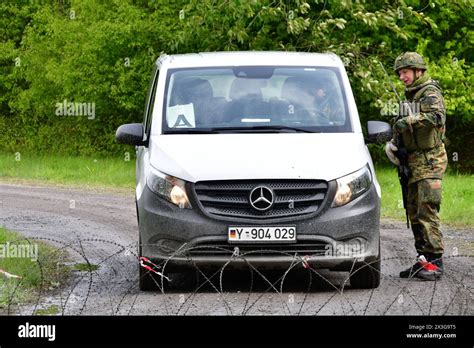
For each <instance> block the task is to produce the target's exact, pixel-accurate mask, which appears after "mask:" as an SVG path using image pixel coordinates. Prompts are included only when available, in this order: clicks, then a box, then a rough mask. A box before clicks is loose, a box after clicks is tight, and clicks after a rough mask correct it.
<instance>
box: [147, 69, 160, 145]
mask: <svg viewBox="0 0 474 348" xmlns="http://www.w3.org/2000/svg"><path fill="white" fill-rule="evenodd" d="M159 74H160V70H159V69H158V67H157V66H155V68H154V69H153V74H152V78H151V79H150V83H149V84H148V92H147V97H146V104H145V115H144V117H143V128H144V130H145V131H144V140H145V141H146V140H147V139H148V137H149V135H150V127H151V119H152V117H151V116H152V114H153V106H154V104H155V95H156V86H157V85H158V76H159Z"/></svg>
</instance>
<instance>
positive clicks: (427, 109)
mask: <svg viewBox="0 0 474 348" xmlns="http://www.w3.org/2000/svg"><path fill="white" fill-rule="evenodd" d="M419 107H420V112H418V113H416V114H414V115H412V116H407V117H404V118H402V119H400V120H399V121H397V123H396V128H398V130H399V131H403V130H404V129H406V128H407V127H408V124H411V125H412V127H413V128H420V127H429V126H431V127H442V126H443V125H444V123H445V121H446V113H445V109H444V102H443V96H442V95H441V92H440V91H438V90H437V89H435V88H433V89H432V88H429V89H428V90H427V91H426V92H425V93H424V95H423V96H422V97H421V98H420V105H419Z"/></svg>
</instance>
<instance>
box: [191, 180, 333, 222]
mask: <svg viewBox="0 0 474 348" xmlns="http://www.w3.org/2000/svg"><path fill="white" fill-rule="evenodd" d="M260 187H264V190H265V191H266V192H268V190H267V189H269V190H270V191H271V192H272V194H271V198H272V200H273V204H272V205H271V207H270V208H269V209H267V210H259V209H257V208H255V207H254V206H252V204H251V202H250V200H251V198H250V195H251V192H252V191H253V190H254V189H257V190H260ZM327 191H328V184H327V182H325V181H322V180H225V181H200V182H197V183H195V184H194V192H195V194H196V198H197V199H198V200H199V202H200V203H201V204H202V207H203V209H204V211H205V212H207V213H208V214H210V215H213V216H216V217H232V218H251V219H262V220H264V219H272V218H280V217H292V216H301V215H307V214H312V213H316V212H318V211H319V210H320V209H321V206H322V203H323V201H324V198H325V197H326V194H327ZM254 195H256V196H252V197H253V198H255V197H258V196H259V192H256V193H255V194H254ZM267 198H268V196H267ZM254 201H255V200H254ZM256 206H257V207H258V208H261V206H258V204H256Z"/></svg>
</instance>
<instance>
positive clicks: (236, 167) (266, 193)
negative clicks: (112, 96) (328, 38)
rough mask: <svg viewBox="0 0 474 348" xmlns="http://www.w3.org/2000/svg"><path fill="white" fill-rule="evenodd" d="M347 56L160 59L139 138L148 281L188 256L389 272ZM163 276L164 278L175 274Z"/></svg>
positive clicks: (376, 276)
mask: <svg viewBox="0 0 474 348" xmlns="http://www.w3.org/2000/svg"><path fill="white" fill-rule="evenodd" d="M368 133H369V134H368V138H367V140H365V141H364V136H363V134H362V128H361V124H360V121H359V115H358V112H357V107H356V104H355V101H354V96H353V94H352V90H351V86H350V84H349V80H348V78H347V74H346V72H345V69H344V66H343V64H342V62H341V60H340V59H339V57H337V56H336V55H334V54H317V53H298V52H216V53H199V54H183V55H172V56H166V55H165V56H162V57H160V58H159V59H158V60H157V62H156V65H155V69H154V72H153V75H152V78H151V81H150V86H149V91H148V96H147V102H146V110H145V117H144V120H143V123H138V124H126V125H122V126H121V127H120V128H119V129H118V130H117V134H116V138H117V141H118V142H120V143H124V144H132V145H136V146H137V185H136V205H137V216H138V226H139V245H140V248H139V253H140V263H141V265H140V268H139V269H140V288H141V289H142V290H152V289H158V288H159V287H160V285H161V284H163V278H161V277H160V275H161V274H163V273H164V274H166V273H167V272H176V271H180V270H182V269H184V268H186V267H196V266H197V267H222V266H224V265H225V266H226V267H233V268H248V267H249V265H252V266H253V267H256V268H257V267H260V268H282V267H283V268H287V267H290V266H292V265H297V266H298V265H300V266H305V267H312V268H314V269H330V270H334V271H348V272H351V273H350V282H351V286H352V287H354V288H374V287H377V286H378V285H379V282H380V237H379V219H380V187H379V184H378V182H377V179H376V177H375V171H374V167H373V164H372V160H371V158H370V154H369V151H368V149H367V146H366V142H384V141H386V140H388V139H390V137H391V130H390V126H389V125H388V124H386V123H383V122H377V121H371V122H369V125H368ZM165 279H166V278H165ZM164 281H165V282H166V281H167V280H164Z"/></svg>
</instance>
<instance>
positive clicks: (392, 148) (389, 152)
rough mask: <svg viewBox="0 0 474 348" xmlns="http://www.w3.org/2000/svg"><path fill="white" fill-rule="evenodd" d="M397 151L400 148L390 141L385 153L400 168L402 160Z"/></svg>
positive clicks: (386, 145)
mask: <svg viewBox="0 0 474 348" xmlns="http://www.w3.org/2000/svg"><path fill="white" fill-rule="evenodd" d="M396 151H398V147H396V146H395V144H394V143H392V142H391V141H388V142H387V143H386V144H385V153H386V154H387V157H388V159H389V160H390V162H392V163H393V164H395V165H396V166H397V167H398V166H399V165H400V160H399V159H398V158H397V156H396V155H395V152H396Z"/></svg>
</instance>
